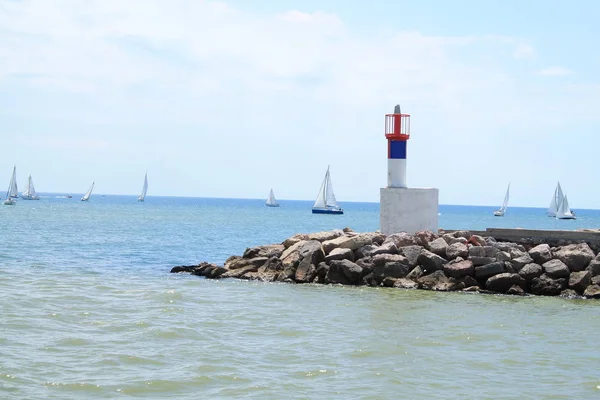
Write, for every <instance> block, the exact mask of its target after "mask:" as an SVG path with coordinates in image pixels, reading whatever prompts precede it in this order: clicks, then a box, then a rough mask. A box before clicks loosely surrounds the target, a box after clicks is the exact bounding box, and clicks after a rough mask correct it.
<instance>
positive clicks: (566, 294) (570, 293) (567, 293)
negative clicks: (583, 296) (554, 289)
mask: <svg viewBox="0 0 600 400" xmlns="http://www.w3.org/2000/svg"><path fill="white" fill-rule="evenodd" d="M559 296H560V297H563V298H565V299H575V298H577V297H579V294H578V293H577V292H576V291H574V290H573V289H565V290H563V291H562V292H560V295H559Z"/></svg>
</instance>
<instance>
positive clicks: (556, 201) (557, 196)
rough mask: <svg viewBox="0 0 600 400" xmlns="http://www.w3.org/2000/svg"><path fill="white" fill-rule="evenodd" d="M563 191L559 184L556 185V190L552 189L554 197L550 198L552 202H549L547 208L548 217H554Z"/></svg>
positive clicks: (561, 199)
mask: <svg viewBox="0 0 600 400" xmlns="http://www.w3.org/2000/svg"><path fill="white" fill-rule="evenodd" d="M563 197H564V196H563V191H562V188H561V187H560V182H558V184H557V185H556V189H554V196H552V200H550V206H549V207H548V212H547V214H548V216H549V217H556V213H557V212H558V207H559V206H560V203H562V201H563Z"/></svg>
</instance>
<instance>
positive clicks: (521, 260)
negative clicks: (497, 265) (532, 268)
mask: <svg viewBox="0 0 600 400" xmlns="http://www.w3.org/2000/svg"><path fill="white" fill-rule="evenodd" d="M532 262H533V258H531V257H530V256H529V254H527V253H523V255H521V256H519V257H517V258H513V259H512V260H510V265H512V267H513V268H514V269H515V270H516V271H520V270H521V268H523V267H524V266H525V265H527V264H531V263H532Z"/></svg>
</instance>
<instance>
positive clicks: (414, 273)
mask: <svg viewBox="0 0 600 400" xmlns="http://www.w3.org/2000/svg"><path fill="white" fill-rule="evenodd" d="M422 276H423V269H422V268H421V267H420V266H416V267H414V268H413V269H412V270H411V271H410V272H409V273H408V275H406V278H407V279H410V280H413V281H416V280H418V279H419V278H420V277H422Z"/></svg>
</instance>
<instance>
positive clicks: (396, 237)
mask: <svg viewBox="0 0 600 400" xmlns="http://www.w3.org/2000/svg"><path fill="white" fill-rule="evenodd" d="M388 242H392V243H394V245H395V246H396V248H397V249H398V250H399V249H400V248H401V247H405V246H413V245H416V244H417V239H416V238H415V237H414V236H413V235H409V234H408V233H406V232H400V233H394V234H391V235H389V236H388V237H387V238H386V239H385V241H384V242H383V244H385V243H388Z"/></svg>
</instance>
